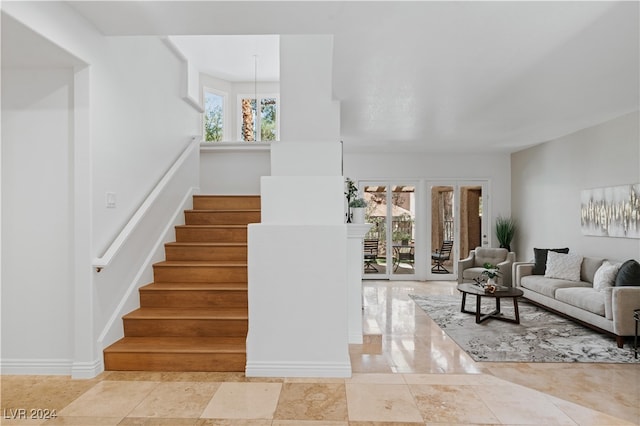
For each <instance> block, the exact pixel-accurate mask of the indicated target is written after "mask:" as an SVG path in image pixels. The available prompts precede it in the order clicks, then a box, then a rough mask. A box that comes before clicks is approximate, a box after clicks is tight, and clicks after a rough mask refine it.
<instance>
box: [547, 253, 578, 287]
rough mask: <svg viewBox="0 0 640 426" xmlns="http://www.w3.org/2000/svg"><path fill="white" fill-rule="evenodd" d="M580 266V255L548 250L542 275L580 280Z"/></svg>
mask: <svg viewBox="0 0 640 426" xmlns="http://www.w3.org/2000/svg"><path fill="white" fill-rule="evenodd" d="M581 266H582V256H580V255H577V254H568V253H567V254H565V253H557V252H554V251H549V253H548V256H547V269H546V271H545V273H544V276H545V278H558V279H561V280H569V281H580V267H581Z"/></svg>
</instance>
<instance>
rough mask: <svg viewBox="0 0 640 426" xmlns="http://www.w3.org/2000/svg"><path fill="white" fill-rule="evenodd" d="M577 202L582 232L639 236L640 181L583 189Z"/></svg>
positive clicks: (603, 235) (612, 235)
mask: <svg viewBox="0 0 640 426" xmlns="http://www.w3.org/2000/svg"><path fill="white" fill-rule="evenodd" d="M580 202H581V205H580V223H581V227H582V233H583V234H584V235H596V236H601V237H623V238H640V183H637V184H634V185H620V186H611V187H607V188H594V189H585V190H583V191H582V193H581V197H580Z"/></svg>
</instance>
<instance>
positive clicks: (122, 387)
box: [0, 281, 640, 426]
mask: <svg viewBox="0 0 640 426" xmlns="http://www.w3.org/2000/svg"><path fill="white" fill-rule="evenodd" d="M410 293H414V294H455V293H456V290H455V285H454V284H453V283H451V282H416V281H406V282H388V281H365V283H364V300H365V310H364V320H365V323H366V326H367V327H368V328H369V329H373V330H376V329H379V330H380V331H381V332H382V349H380V347H379V346H375V345H354V346H352V347H351V348H350V349H351V350H350V352H351V359H352V367H353V371H354V374H353V376H352V377H351V378H348V379H292V378H273V379H258V378H246V377H244V375H243V374H241V373H144V372H105V373H103V374H101V375H100V376H99V377H97V378H95V379H91V380H71V379H69V378H67V377H56V376H2V377H1V380H2V393H1V394H0V399H1V401H2V413H1V414H2V416H1V417H0V424H2V425H12V424H47V425H49V424H69V425H85V426H92V425H176V426H180V425H221V426H222V425H271V426H285V425H296V426H297V425H299V426H307V425H308V426H313V425H315V426H321V425H325V426H343V425H351V426H364V425H371V426H373V425H418V424H420V425H445V424H446V425H462V424H465V425H477V424H488V425H499V424H503V425H521V424H529V425H532V424H533V425H548V424H559V425H627V424H631V425H633V424H636V425H638V424H640V363H638V364H527V363H476V362H474V361H473V360H472V359H471V358H469V357H468V356H467V355H466V354H465V353H464V352H462V351H461V350H460V349H459V348H458V347H457V345H456V344H455V343H453V342H452V341H451V340H450V339H449V338H448V337H447V336H446V334H444V333H443V332H442V330H440V329H439V328H438V327H437V326H436V325H435V324H434V323H433V322H432V321H431V320H430V319H429V318H428V317H427V315H425V314H424V313H423V312H422V311H421V310H420V309H419V308H418V307H416V306H415V304H414V303H413V302H412V301H411V299H410V298H409V297H408V294H410ZM612 344H614V343H613V340H612ZM20 409H24V410H26V411H25V412H24V414H25V415H26V417H30V415H31V414H35V415H36V416H35V417H38V416H39V417H42V416H43V415H45V414H47V413H46V412H43V411H33V412H32V411H31V410H32V409H35V410H37V409H40V410H55V412H56V415H57V417H56V418H55V419H50V420H43V419H37V418H34V419H16V417H20V416H22V412H21V411H18V410H20Z"/></svg>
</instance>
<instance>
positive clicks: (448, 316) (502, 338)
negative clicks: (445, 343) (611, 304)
mask: <svg viewBox="0 0 640 426" xmlns="http://www.w3.org/2000/svg"><path fill="white" fill-rule="evenodd" d="M410 297H411V298H412V299H413V300H414V301H415V303H416V304H417V305H418V306H419V307H420V308H422V310H423V311H424V312H425V313H426V314H427V315H428V316H429V317H431V319H433V321H435V323H436V324H438V326H440V328H442V330H443V331H444V332H445V333H447V335H448V336H449V337H451V338H452V339H453V340H454V341H455V342H456V343H457V344H458V346H460V347H461V348H462V349H463V350H464V351H465V352H466V353H468V354H469V355H470V356H471V357H472V358H473V359H474V360H475V361H488V362H603V363H627V362H639V363H640V359H634V357H633V349H632V348H631V345H629V344H625V347H624V348H618V347H617V345H616V343H615V339H614V338H613V337H610V336H607V335H604V334H602V333H598V332H595V331H593V330H591V329H589V328H587V327H583V326H581V325H579V324H576V323H574V322H573V321H570V320H568V319H565V318H563V317H561V316H559V315H556V314H553V313H551V312H549V311H546V310H544V309H542V308H538V307H536V306H535V305H533V304H530V303H527V302H526V301H522V300H520V301H519V302H518V308H519V311H520V324H513V323H507V322H504V321H498V320H494V319H488V320H487V321H484V322H482V323H481V324H476V322H475V315H473V314H466V313H462V312H460V302H461V300H462V296H416V295H410ZM501 307H502V312H503V313H504V315H505V316H507V317H510V318H513V304H512V303H511V300H504V301H503V303H502V306H501ZM494 308H495V301H494V300H492V299H487V303H485V302H484V300H483V309H482V310H481V312H489V311H491V310H493V309H494ZM466 309H467V310H475V297H471V298H469V297H467V303H466Z"/></svg>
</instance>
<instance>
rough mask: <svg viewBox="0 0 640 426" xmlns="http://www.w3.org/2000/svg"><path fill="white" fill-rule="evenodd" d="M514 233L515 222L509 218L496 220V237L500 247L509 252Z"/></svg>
mask: <svg viewBox="0 0 640 426" xmlns="http://www.w3.org/2000/svg"><path fill="white" fill-rule="evenodd" d="M515 233H516V221H515V220H514V219H512V218H510V217H502V216H499V217H498V218H496V236H497V237H498V242H499V243H500V247H503V248H506V249H507V250H509V251H511V241H512V240H513V236H514V235H515Z"/></svg>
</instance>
